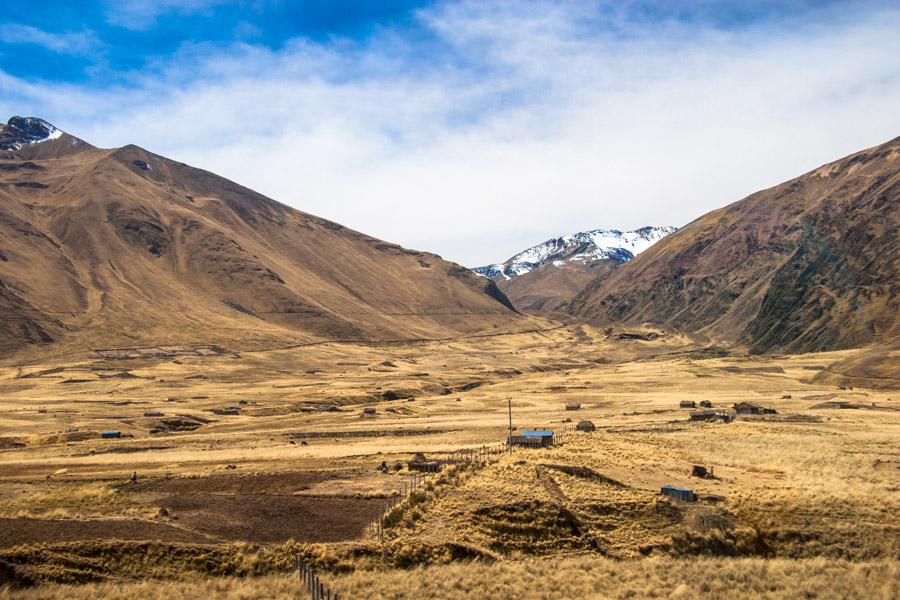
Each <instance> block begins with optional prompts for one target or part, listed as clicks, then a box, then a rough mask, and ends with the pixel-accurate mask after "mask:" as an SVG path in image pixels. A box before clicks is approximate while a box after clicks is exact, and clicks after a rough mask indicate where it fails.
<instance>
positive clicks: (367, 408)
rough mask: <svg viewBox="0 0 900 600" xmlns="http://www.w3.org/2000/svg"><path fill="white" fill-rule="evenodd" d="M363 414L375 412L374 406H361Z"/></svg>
mask: <svg viewBox="0 0 900 600" xmlns="http://www.w3.org/2000/svg"><path fill="white" fill-rule="evenodd" d="M363 414H364V415H374V414H375V407H374V406H366V407H364V408H363Z"/></svg>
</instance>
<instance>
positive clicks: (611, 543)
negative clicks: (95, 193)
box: [0, 326, 900, 598]
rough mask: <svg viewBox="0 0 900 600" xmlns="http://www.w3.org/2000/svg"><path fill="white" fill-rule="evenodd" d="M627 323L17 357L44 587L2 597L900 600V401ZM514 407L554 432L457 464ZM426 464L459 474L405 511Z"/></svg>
mask: <svg viewBox="0 0 900 600" xmlns="http://www.w3.org/2000/svg"><path fill="white" fill-rule="evenodd" d="M617 333H618V332H612V333H611V334H607V333H604V332H601V331H597V330H594V329H592V328H590V327H586V326H561V327H548V328H547V329H546V330H545V331H538V332H530V333H520V334H513V335H501V336H493V337H485V338H477V337H471V338H460V339H458V340H444V341H435V342H423V343H417V344H368V345H360V344H322V345H317V346H308V347H302V348H293V349H282V350H261V351H256V352H238V351H234V350H230V349H228V348H221V349H216V351H214V352H205V351H202V350H197V349H193V350H192V349H182V350H180V351H177V352H174V351H171V352H169V353H168V354H166V353H164V352H163V353H158V355H156V356H153V355H149V356H143V357H140V358H136V357H134V358H132V357H122V356H113V357H110V356H103V355H100V354H94V355H85V356H82V357H76V358H71V359H67V360H65V361H57V362H53V363H52V364H51V363H47V364H28V365H17V364H7V365H6V366H5V367H0V521H2V523H0V567H2V569H0V571H2V572H3V573H0V577H6V578H7V579H8V580H12V581H18V582H19V583H28V582H32V583H36V584H39V585H37V586H36V587H35V586H31V587H23V588H21V589H20V590H19V591H10V592H6V593H7V594H12V595H14V596H22V597H26V598H56V597H73V598H77V597H79V595H80V596H81V597H87V596H90V597H95V598H96V597H99V598H103V597H118V596H121V595H125V594H127V595H128V596H131V597H148V598H153V597H166V598H178V597H196V596H197V595H199V594H201V593H202V594H206V595H217V596H222V597H233V598H241V597H255V596H260V595H262V596H272V597H288V596H290V595H291V594H294V593H296V591H297V589H298V585H297V580H296V577H295V576H293V575H289V574H288V573H289V571H290V569H291V565H292V563H293V559H294V558H295V557H296V556H298V555H302V556H304V557H305V558H306V559H307V560H309V561H311V562H312V563H314V564H316V565H317V568H318V569H319V572H320V574H321V575H322V577H323V578H324V579H325V580H326V581H328V582H329V585H331V586H332V587H333V588H334V589H335V590H338V591H341V592H342V596H341V597H342V598H345V597H352V598H356V597H372V598H394V597H396V598H415V597H447V598H457V597H458V598H465V597H475V595H477V594H481V596H479V597H483V594H484V590H485V589H486V587H487V586H488V585H492V586H495V587H494V588H492V589H496V590H497V593H495V594H491V597H516V598H531V597H534V598H540V597H548V596H550V595H552V596H555V597H672V596H674V597H696V596H697V595H699V594H702V595H703V596H704V597H711V598H718V597H722V598H725V597H729V596H728V593H729V591H730V590H732V589H733V588H734V587H735V586H738V587H741V589H746V590H748V593H749V594H752V595H756V596H759V597H785V596H787V597H796V596H804V595H805V596H807V597H850V598H853V597H860V598H862V597H870V598H882V597H883V598H889V597H896V596H897V588H896V580H897V574H898V571H897V569H898V562H897V561H898V558H900V527H898V525H897V519H896V515H897V514H900V450H898V440H900V396H898V394H897V392H896V391H891V390H889V389H878V388H877V387H876V386H871V387H865V388H862V387H856V386H855V387H854V389H850V388H839V387H838V386H836V385H834V383H833V382H832V381H831V380H829V379H827V378H825V377H824V375H825V374H826V373H825V372H824V371H823V370H824V369H825V368H826V367H827V366H828V365H831V364H833V363H835V362H838V361H843V360H846V359H847V358H848V357H852V356H853V352H851V351H847V352H835V353H827V354H811V355H796V356H779V357H773V356H768V357H751V356H743V355H736V354H732V353H729V352H727V351H724V350H722V349H719V348H715V347H713V348H706V349H699V348H698V347H697V346H696V345H695V344H692V343H691V342H690V341H689V340H686V339H683V338H680V337H677V336H664V337H662V338H659V339H654V340H649V341H645V340H641V339H619V337H618V335H617ZM151 354H152V353H151ZM508 399H509V400H510V401H511V404H512V408H513V425H514V426H515V427H516V430H517V431H522V430H525V429H531V428H537V429H540V428H548V429H552V430H555V431H556V432H557V434H561V433H563V432H565V433H564V434H563V435H561V436H560V439H559V443H558V444H557V445H556V446H555V447H553V448H547V449H534V450H529V449H520V450H517V451H516V452H515V453H513V454H512V455H508V454H496V453H488V452H485V451H483V450H482V451H476V452H474V453H473V452H469V453H465V452H460V451H463V450H469V451H471V450H473V449H481V448H483V447H496V446H497V444H498V443H501V442H503V441H504V440H505V438H506V435H507V432H506V427H507V422H508V415H507V402H508ZM683 400H689V401H693V402H696V403H697V404H698V405H699V403H700V402H701V401H708V402H709V403H711V405H712V406H713V407H714V408H730V407H731V406H732V405H733V404H734V403H737V402H753V403H758V404H760V405H762V406H765V407H769V408H773V409H775V410H776V411H777V412H776V413H775V414H765V415H747V416H744V415H741V416H739V417H738V419H737V420H735V421H734V422H731V423H706V422H694V421H691V420H690V416H689V413H690V412H691V411H690V410H689V409H683V408H680V402H681V401H683ZM567 404H568V405H569V407H568V408H569V409H568V410H567ZM576 405H577V408H575V407H576ZM364 407H370V408H372V409H374V413H366V412H364V410H363V408H364ZM582 420H590V421H592V422H593V423H594V424H595V425H596V427H597V430H596V431H595V432H593V433H583V432H572V431H570V430H571V428H572V427H573V426H574V424H575V423H577V422H579V421H582ZM103 431H118V432H120V433H121V434H123V437H119V438H107V439H104V438H101V435H100V432H103ZM415 453H424V454H425V455H426V457H427V458H428V459H435V460H439V461H443V462H444V465H443V469H442V471H441V472H440V473H437V474H429V475H428V476H426V477H424V481H425V483H424V484H423V485H422V486H421V487H420V488H419V489H418V490H417V492H416V493H415V494H413V495H412V496H407V492H408V488H409V485H410V483H411V473H410V472H409V470H408V468H407V466H406V461H408V460H410V459H411V458H412V457H413V455H414V454H415ZM468 458H471V459H473V460H470V461H469V460H466V459H468ZM694 465H702V466H706V467H712V472H713V475H714V476H713V477H711V478H703V479H700V478H697V477H692V475H691V472H692V467H693V466H694ZM132 474H135V479H136V481H132V480H131V476H132ZM667 484H671V485H676V486H682V487H688V488H691V489H693V490H694V491H695V492H696V493H698V494H701V495H703V496H704V497H703V499H702V500H701V501H700V502H695V503H683V502H677V501H674V500H670V499H665V498H663V497H662V496H660V494H659V491H660V487H661V486H663V485H667ZM388 502H390V503H392V504H396V503H398V502H399V504H397V506H396V507H395V508H393V510H391V511H390V512H389V513H388V515H387V517H386V518H385V530H384V537H383V542H382V538H381V537H380V536H376V535H373V533H372V529H371V527H370V524H371V523H372V522H373V521H374V520H376V519H378V518H379V517H380V515H381V514H382V510H383V509H384V506H385V504H386V503H388ZM4 573H5V574H4ZM142 580H143V581H142ZM0 581H2V579H0ZM68 584H87V585H86V586H83V587H76V588H72V587H66V585H68ZM263 590H264V592H263Z"/></svg>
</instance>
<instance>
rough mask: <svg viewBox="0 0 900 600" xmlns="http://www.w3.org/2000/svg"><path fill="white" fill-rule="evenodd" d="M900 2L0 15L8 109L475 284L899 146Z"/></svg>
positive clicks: (142, 4)
mask: <svg viewBox="0 0 900 600" xmlns="http://www.w3.org/2000/svg"><path fill="white" fill-rule="evenodd" d="M898 40H900V7H898V6H897V5H896V3H895V2H763V1H756V2H750V1H740V2H712V1H699V0H698V1H692V2H649V1H633V2H613V1H600V2H595V3H591V2H587V1H577V2H575V1H573V2H550V1H534V2H500V1H493V0H479V1H474V0H471V1H459V2H437V3H436V2H407V1H399V0H380V1H357V2H338V1H331V2H328V1H322V0H309V1H305V2H286V1H278V0H247V1H238V2H228V1H223V0H139V1H132V2H125V1H112V0H109V1H105V2H103V1H101V2H86V1H85V2H74V1H69V2H62V1H52V0H49V1H43V2H6V3H3V4H2V5H0V117H4V115H5V116H9V115H13V114H27V115H36V116H41V117H43V118H46V119H47V120H49V121H51V122H53V123H55V124H56V125H57V126H59V127H61V128H63V129H65V130H66V131H69V132H70V133H72V134H74V135H77V136H79V137H82V138H84V139H86V140H87V141H89V142H91V143H94V144H95V145H99V146H102V147H113V146H121V145H125V144H127V143H136V144H138V145H141V146H143V147H145V148H147V149H149V150H151V151H154V152H158V153H160V154H163V155H166V156H169V157H171V158H175V159H178V160H183V161H185V162H188V163H190V164H194V165H196V166H200V167H203V168H207V169H210V170H213V171H215V172H218V173H220V174H223V175H225V176H227V177H229V178H231V179H234V180H236V181H238V182H240V183H243V184H245V185H248V186H250V187H253V188H254V189H257V190H259V191H261V192H263V193H265V194H267V195H270V196H272V197H274V198H276V199H278V200H280V201H282V202H285V203H287V204H290V205H292V206H295V207H297V208H299V209H301V210H305V211H308V212H311V213H315V214H318V215H321V216H324V217H326V218H331V219H334V220H336V221H338V222H341V223H343V224H345V225H348V226H350V227H353V228H356V229H359V230H361V231H364V232H366V233H370V234H372V235H376V236H378V237H382V238H385V239H389V240H391V241H396V242H399V243H402V244H404V245H407V246H411V247H415V248H419V249H425V250H432V251H436V252H438V253H440V254H442V255H444V256H445V257H447V258H450V259H453V260H457V261H459V262H462V263H463V264H467V265H470V266H475V265H478V264H481V263H486V262H493V261H499V260H502V259H504V258H506V257H507V256H509V255H512V254H513V253H515V252H517V251H518V250H520V249H522V248H524V247H526V246H529V245H532V244H534V243H538V242H541V241H543V240H544V239H547V238H549V237H552V236H556V235H560V234H564V233H570V232H573V231H577V230H584V229H592V228H597V227H618V228H634V227H639V226H642V225H646V224H660V225H662V224H674V225H683V224H685V223H686V222H688V221H690V220H692V219H693V218H696V217H697V216H699V215H700V214H702V213H703V212H706V211H708V210H711V209H714V208H717V207H719V206H722V205H724V204H727V203H729V202H732V201H734V200H737V199H739V198H741V197H743V196H745V195H747V194H749V193H752V192H753V191H756V190H757V189H760V188H763V187H766V186H769V185H773V184H775V183H778V182H780V181H782V180H784V179H787V178H790V177H793V176H795V175H798V174H800V173H802V172H804V171H806V170H809V169H811V168H813V167H815V166H817V165H818V164H821V163H823V162H826V161H829V160H832V159H835V158H838V157H840V156H843V155H845V154H848V153H850V152H853V151H855V150H858V149H861V148H863V147H866V146H870V145H874V144H876V143H880V142H883V141H886V140H888V139H891V138H893V137H896V136H897V135H900V111H898V110H897V106H900V41H898Z"/></svg>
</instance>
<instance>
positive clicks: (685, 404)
mask: <svg viewBox="0 0 900 600" xmlns="http://www.w3.org/2000/svg"><path fill="white" fill-rule="evenodd" d="M679 406H681V408H696V407H697V403H696V402H694V401H693V400H682V401H681V404H680V405H679Z"/></svg>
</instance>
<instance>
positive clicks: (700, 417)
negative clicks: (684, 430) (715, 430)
mask: <svg viewBox="0 0 900 600" xmlns="http://www.w3.org/2000/svg"><path fill="white" fill-rule="evenodd" d="M733 420H734V415H732V414H731V413H730V412H728V411H725V410H721V409H718V408H706V409H703V410H694V411H691V421H722V422H723V423H731V422H732V421H733Z"/></svg>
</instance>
